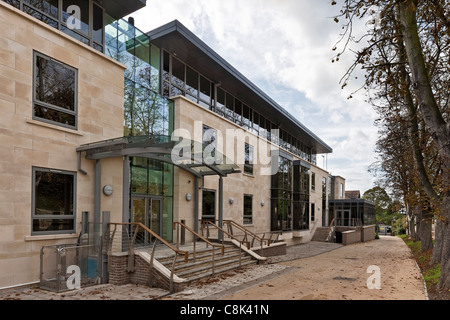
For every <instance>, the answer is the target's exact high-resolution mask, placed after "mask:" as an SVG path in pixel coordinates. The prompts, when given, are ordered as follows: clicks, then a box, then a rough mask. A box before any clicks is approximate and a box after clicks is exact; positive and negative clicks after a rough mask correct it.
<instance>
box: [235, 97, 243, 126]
mask: <svg viewBox="0 0 450 320" xmlns="http://www.w3.org/2000/svg"><path fill="white" fill-rule="evenodd" d="M234 122H235V123H237V124H238V125H242V102H241V101H239V100H238V99H235V100H234Z"/></svg>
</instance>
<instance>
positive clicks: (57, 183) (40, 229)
mask: <svg viewBox="0 0 450 320" xmlns="http://www.w3.org/2000/svg"><path fill="white" fill-rule="evenodd" d="M75 193H76V173H70V172H64V171H59V170H52V169H41V168H33V211H32V220H33V226H32V234H51V233H74V232H75V212H76V210H75V199H76V195H75Z"/></svg>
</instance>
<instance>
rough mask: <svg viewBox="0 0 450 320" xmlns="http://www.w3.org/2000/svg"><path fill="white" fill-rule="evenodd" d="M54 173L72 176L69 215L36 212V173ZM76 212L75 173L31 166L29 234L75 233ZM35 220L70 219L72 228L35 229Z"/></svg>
mask: <svg viewBox="0 0 450 320" xmlns="http://www.w3.org/2000/svg"><path fill="white" fill-rule="evenodd" d="M37 172H43V173H54V174H59V175H67V176H72V178H73V186H72V191H73V192H72V197H73V198H72V214H71V215H37V214H36V200H37V199H36V198H37V194H36V173H37ZM76 212H77V173H76V172H72V171H66V170H58V169H50V168H42V167H32V203H31V235H32V236H37V235H58V234H75V233H76V228H77V227H76ZM36 220H61V221H64V220H72V221H73V222H72V225H73V229H67V230H51V231H35V229H34V222H35V221H36Z"/></svg>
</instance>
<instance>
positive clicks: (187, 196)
mask: <svg viewBox="0 0 450 320" xmlns="http://www.w3.org/2000/svg"><path fill="white" fill-rule="evenodd" d="M186 200H187V201H191V200H192V194H190V193H187V194H186Z"/></svg>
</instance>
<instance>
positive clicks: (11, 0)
mask: <svg viewBox="0 0 450 320" xmlns="http://www.w3.org/2000/svg"><path fill="white" fill-rule="evenodd" d="M3 1H5V2H6V3H7V4H10V5H12V6H13V7H16V8H17V9H19V8H20V2H19V0H3Z"/></svg>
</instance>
